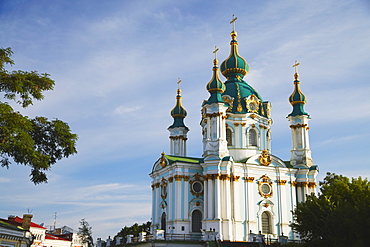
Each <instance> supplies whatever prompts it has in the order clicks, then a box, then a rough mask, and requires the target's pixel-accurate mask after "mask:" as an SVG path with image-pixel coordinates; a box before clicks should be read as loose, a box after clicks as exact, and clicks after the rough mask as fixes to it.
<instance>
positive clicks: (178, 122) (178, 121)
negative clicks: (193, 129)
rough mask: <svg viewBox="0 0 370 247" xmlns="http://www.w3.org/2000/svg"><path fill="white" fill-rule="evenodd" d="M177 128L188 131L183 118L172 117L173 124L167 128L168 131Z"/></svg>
mask: <svg viewBox="0 0 370 247" xmlns="http://www.w3.org/2000/svg"><path fill="white" fill-rule="evenodd" d="M177 127H184V128H185V129H187V130H189V128H188V127H186V125H185V124H184V118H183V117H174V118H173V124H172V125H171V126H169V127H168V128H169V129H173V128H177Z"/></svg>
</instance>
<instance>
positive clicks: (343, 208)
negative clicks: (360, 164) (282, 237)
mask: <svg viewBox="0 0 370 247" xmlns="http://www.w3.org/2000/svg"><path fill="white" fill-rule="evenodd" d="M320 185H321V188H320V191H321V193H320V194H319V196H318V197H316V196H315V195H314V194H312V195H308V196H307V200H306V201H305V202H302V203H299V204H298V205H297V208H296V210H295V211H294V216H295V218H296V221H295V223H294V224H292V225H293V227H294V229H295V230H296V231H297V232H298V233H299V234H300V236H301V238H303V239H304V240H305V241H306V245H305V246H315V247H320V246H338V247H341V246H343V247H344V246H368V243H369V242H368V236H369V235H370V206H369V205H370V182H369V181H368V179H363V178H361V177H359V178H352V179H351V180H350V179H349V178H347V177H345V176H342V175H336V174H334V173H327V176H326V177H325V178H324V181H323V182H320Z"/></svg>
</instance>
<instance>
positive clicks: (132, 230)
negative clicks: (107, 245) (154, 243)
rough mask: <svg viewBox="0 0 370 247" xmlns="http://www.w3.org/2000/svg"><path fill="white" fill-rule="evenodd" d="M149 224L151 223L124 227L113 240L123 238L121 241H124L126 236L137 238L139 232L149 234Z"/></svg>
mask: <svg viewBox="0 0 370 247" xmlns="http://www.w3.org/2000/svg"><path fill="white" fill-rule="evenodd" d="M151 224H152V222H150V221H148V222H146V223H143V224H141V225H139V224H138V223H135V224H133V225H132V226H130V227H127V226H125V227H124V228H122V229H121V231H120V232H119V233H117V234H116V236H114V239H116V238H117V237H123V239H124V240H125V239H126V236H127V235H134V236H135V237H137V236H139V233H140V232H146V233H148V234H149V232H150V226H151Z"/></svg>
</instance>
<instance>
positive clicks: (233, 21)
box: [230, 14, 238, 32]
mask: <svg viewBox="0 0 370 247" xmlns="http://www.w3.org/2000/svg"><path fill="white" fill-rule="evenodd" d="M237 19H238V17H236V16H235V15H234V14H233V18H232V19H231V21H230V24H232V25H233V32H234V31H235V21H236V20H237Z"/></svg>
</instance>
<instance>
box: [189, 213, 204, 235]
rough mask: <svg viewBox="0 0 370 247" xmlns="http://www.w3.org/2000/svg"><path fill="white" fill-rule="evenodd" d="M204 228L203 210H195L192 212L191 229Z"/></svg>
mask: <svg viewBox="0 0 370 247" xmlns="http://www.w3.org/2000/svg"><path fill="white" fill-rule="evenodd" d="M200 229H202V212H200V211H199V210H194V211H193V213H192V214H191V230H192V232H200Z"/></svg>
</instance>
